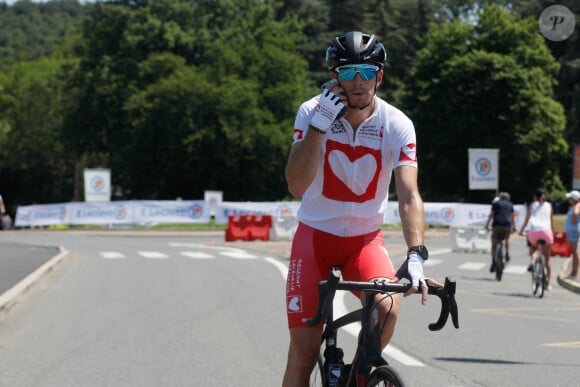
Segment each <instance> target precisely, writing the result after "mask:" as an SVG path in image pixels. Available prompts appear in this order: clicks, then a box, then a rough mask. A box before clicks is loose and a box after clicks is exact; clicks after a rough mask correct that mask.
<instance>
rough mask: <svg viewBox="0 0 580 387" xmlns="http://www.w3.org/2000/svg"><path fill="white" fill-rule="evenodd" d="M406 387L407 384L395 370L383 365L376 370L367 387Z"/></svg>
mask: <svg viewBox="0 0 580 387" xmlns="http://www.w3.org/2000/svg"><path fill="white" fill-rule="evenodd" d="M375 386H381V387H404V386H405V382H404V381H403V378H401V376H400V375H399V373H398V372H397V371H395V369H394V368H392V367H391V366H388V365H383V366H380V367H378V368H376V369H375V370H374V371H373V372H372V373H371V376H369V379H368V381H367V385H366V387H375Z"/></svg>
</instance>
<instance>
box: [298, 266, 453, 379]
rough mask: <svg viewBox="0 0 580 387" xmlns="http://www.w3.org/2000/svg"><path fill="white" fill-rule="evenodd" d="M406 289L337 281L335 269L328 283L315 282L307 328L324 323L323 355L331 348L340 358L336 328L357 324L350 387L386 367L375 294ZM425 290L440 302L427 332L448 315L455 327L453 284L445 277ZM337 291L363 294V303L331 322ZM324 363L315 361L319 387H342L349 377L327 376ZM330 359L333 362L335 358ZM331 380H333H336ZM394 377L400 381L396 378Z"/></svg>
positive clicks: (438, 326) (404, 286)
mask: <svg viewBox="0 0 580 387" xmlns="http://www.w3.org/2000/svg"><path fill="white" fill-rule="evenodd" d="M410 287H411V285H410V284H395V283H388V282H386V281H374V282H352V281H341V280H340V272H339V271H338V270H332V271H331V272H330V274H329V276H328V280H326V281H321V282H320V283H319V285H318V293H319V302H318V310H317V312H316V315H315V316H314V317H313V318H312V319H309V320H308V321H307V323H308V325H309V326H315V325H317V324H318V323H320V322H321V321H322V322H324V324H325V327H324V330H323V333H322V343H321V345H325V347H326V348H325V350H324V353H325V355H326V353H327V351H329V348H332V349H333V350H331V351H329V353H336V352H335V350H339V353H340V354H341V355H342V350H340V348H338V347H337V331H338V329H339V328H341V327H343V326H345V325H348V324H351V323H354V322H361V331H360V334H359V339H358V345H357V349H356V353H355V356H354V360H353V364H352V368H351V371H350V374H351V378H350V379H351V383H352V384H351V385H352V386H365V385H366V380H367V378H368V377H369V376H370V373H371V370H372V369H373V368H377V367H385V366H388V362H387V361H386V360H385V359H384V358H383V356H382V347H381V339H380V334H381V329H382V325H381V324H380V322H379V312H378V309H377V308H376V303H375V295H376V294H377V293H383V294H385V297H389V295H388V294H387V293H404V292H406V291H407V290H408V289H409V288H410ZM428 287H429V293H430V294H435V295H437V296H438V297H439V298H440V300H441V313H440V316H439V319H438V321H437V322H435V323H433V324H429V329H430V330H432V331H435V330H440V329H442V328H443V326H445V323H446V322H447V320H448V317H449V315H451V319H452V321H453V325H454V326H455V328H459V320H458V312H457V303H456V302H455V287H456V285H455V282H454V281H452V280H450V279H449V278H446V279H445V286H444V287H443V288H437V287H435V286H432V285H429V286H428ZM337 290H344V291H353V290H358V291H364V292H365V301H366V302H365V306H363V307H362V308H360V309H357V310H355V311H352V312H349V313H347V314H345V315H344V316H341V317H339V318H338V319H336V320H335V319H334V316H333V308H332V301H333V299H334V295H335V293H336V291H337ZM328 360H329V359H328V358H327V357H326V356H325V359H324V360H319V367H320V371H321V374H322V379H323V380H322V382H323V385H324V386H345V385H346V380H347V378H348V376H349V375H344V374H342V375H341V376H340V378H339V377H337V375H338V374H339V373H335V374H328V370H329V368H331V367H334V365H330V366H329V364H328ZM331 360H332V361H336V359H331ZM321 363H324V364H321ZM339 364H342V358H341V359H340V360H339ZM389 373H390V374H393V375H395V376H396V377H398V375H397V373H396V372H395V371H394V370H393V369H392V368H391V369H390V370H389ZM334 377H336V379H335V378H334ZM353 377H355V378H356V383H355V382H352V379H353ZM398 378H399V379H400V377H398ZM329 379H331V380H329ZM339 383H344V384H339ZM401 384H402V383H401Z"/></svg>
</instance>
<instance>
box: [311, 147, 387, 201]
mask: <svg viewBox="0 0 580 387" xmlns="http://www.w3.org/2000/svg"><path fill="white" fill-rule="evenodd" d="M381 168H382V162H381V151H380V150H378V149H372V148H368V147H365V146H356V147H352V146H350V145H348V144H342V143H339V142H336V141H332V140H329V141H327V142H326V154H325V155H324V183H323V187H322V194H323V195H324V196H325V197H327V198H329V199H332V200H336V201H341V202H354V203H364V202H367V201H369V200H372V199H374V198H375V197H376V194H377V187H378V182H379V176H380V173H381Z"/></svg>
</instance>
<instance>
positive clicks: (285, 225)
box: [270, 216, 298, 241]
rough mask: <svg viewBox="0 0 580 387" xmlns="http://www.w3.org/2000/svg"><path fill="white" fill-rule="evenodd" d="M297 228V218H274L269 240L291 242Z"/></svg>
mask: <svg viewBox="0 0 580 387" xmlns="http://www.w3.org/2000/svg"><path fill="white" fill-rule="evenodd" d="M297 228H298V217H297V216H276V217H274V218H273V220H272V228H271V229H270V240H272V241H291V240H292V239H293V238H294V234H295V233H296V229H297Z"/></svg>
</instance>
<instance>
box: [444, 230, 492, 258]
mask: <svg viewBox="0 0 580 387" xmlns="http://www.w3.org/2000/svg"><path fill="white" fill-rule="evenodd" d="M449 231H450V233H449V234H450V236H451V243H452V246H453V251H463V252H474V253H476V252H486V253H489V252H491V231H487V230H486V229H485V228H484V227H483V226H466V227H450V229H449Z"/></svg>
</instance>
